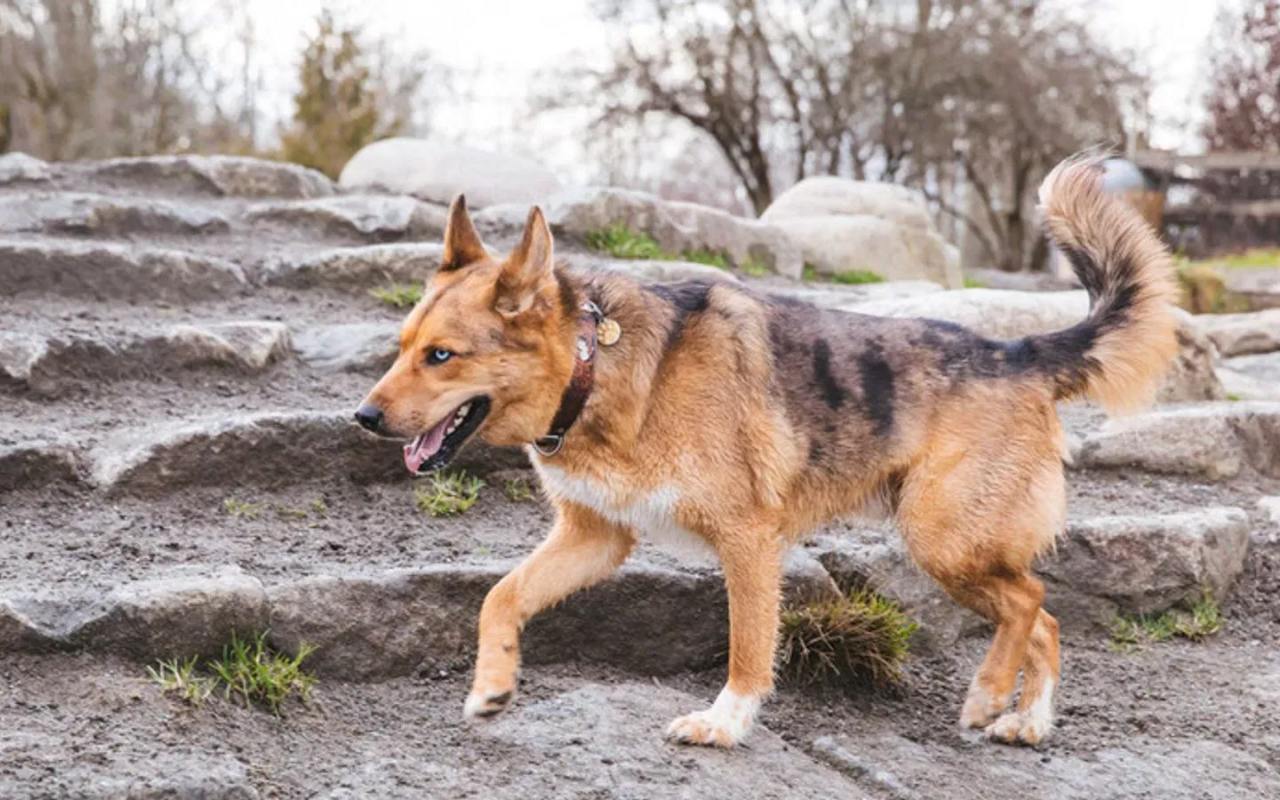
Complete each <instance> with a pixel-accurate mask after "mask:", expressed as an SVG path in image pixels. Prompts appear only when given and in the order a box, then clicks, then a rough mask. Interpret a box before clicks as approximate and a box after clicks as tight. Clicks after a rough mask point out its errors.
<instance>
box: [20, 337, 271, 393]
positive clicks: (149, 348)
mask: <svg viewBox="0 0 1280 800" xmlns="http://www.w3.org/2000/svg"><path fill="white" fill-rule="evenodd" d="M289 353H290V340H289V329H288V327H287V326H285V325H284V324H283V323H280V322H258V321H247V322H227V323H213V324H198V325H174V326H171V327H169V328H166V329H164V330H161V331H158V332H155V331H123V332H109V333H102V334H99V333H72V334H68V335H62V336H42V335H37V334H27V333H21V332H13V331H0V386H4V385H5V384H9V385H11V386H16V387H19V388H24V389H32V390H35V391H37V392H48V391H52V390H54V389H55V388H56V387H57V386H58V385H59V384H61V383H62V382H63V381H67V380H96V381H101V380H116V379H121V378H129V377H151V376H155V375H157V374H172V373H178V372H183V371H186V370H190V369H196V368H200V367H216V368H223V369H228V370H231V371H233V372H239V373H243V374H254V373H258V372H261V371H263V370H265V369H267V368H268V367H270V366H271V365H272V364H274V363H276V362H277V361H280V360H282V359H284V358H286V357H287V356H288V355H289Z"/></svg>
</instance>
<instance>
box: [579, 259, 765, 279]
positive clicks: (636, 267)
mask: <svg viewBox="0 0 1280 800" xmlns="http://www.w3.org/2000/svg"><path fill="white" fill-rule="evenodd" d="M561 260H562V261H564V263H565V264H567V265H569V266H570V267H573V268H575V269H578V270H582V271H587V272H591V271H597V270H604V271H609V272H618V273H621V274H623V275H626V276H628V277H630V278H633V279H634V280H638V281H640V282H642V283H677V282H679V281H725V282H727V283H741V281H740V280H738V278H737V276H735V275H734V274H733V273H732V272H728V271H726V270H723V269H719V268H717V267H712V266H710V265H707V264H694V263H692V262H689V261H643V260H638V259H621V258H601V257H598V256H594V255H582V254H579V253H569V254H566V255H564V256H561Z"/></svg>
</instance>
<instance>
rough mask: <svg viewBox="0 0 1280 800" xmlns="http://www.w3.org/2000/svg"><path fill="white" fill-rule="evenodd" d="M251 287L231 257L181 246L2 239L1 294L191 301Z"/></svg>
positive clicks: (220, 295) (233, 292)
mask: <svg viewBox="0 0 1280 800" xmlns="http://www.w3.org/2000/svg"><path fill="white" fill-rule="evenodd" d="M246 288H248V282H247V281H246V280H245V276H244V273H243V272H242V271H241V269H240V267H238V266H236V265H235V264H233V263H231V262H229V261H223V260H222V259H218V258H211V257H208V256H198V255H195V254H193V253H185V252H180V251H177V250H162V249H159V248H146V247H135V246H124V245H116V244H103V243H96V242H95V243H81V242H66V241H42V242H28V241H20V240H0V294H4V295H17V294H22V293H24V292H42V293H48V294H56V295H61V296H63V297H75V298H85V299H90V300H125V301H132V302H143V303H155V302H176V303H181V302H187V301H194V300H209V299H214V298H222V297H227V296H229V295H234V294H238V293H239V292H240V291H242V290H244V289H246Z"/></svg>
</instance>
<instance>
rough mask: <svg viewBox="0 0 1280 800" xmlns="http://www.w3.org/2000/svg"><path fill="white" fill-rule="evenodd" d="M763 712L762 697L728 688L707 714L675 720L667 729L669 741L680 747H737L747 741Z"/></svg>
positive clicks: (690, 715) (702, 712)
mask: <svg viewBox="0 0 1280 800" xmlns="http://www.w3.org/2000/svg"><path fill="white" fill-rule="evenodd" d="M759 710H760V700H759V698H756V697H750V696H741V695H737V694H734V693H733V692H731V691H729V690H728V689H725V690H724V691H722V692H720V696H719V697H717V698H716V702H715V703H714V704H713V705H712V706H711V708H708V709H707V710H706V711H697V712H694V713H692V714H686V715H684V716H683V717H679V718H677V719H675V720H673V721H672V723H671V724H670V725H668V726H667V738H668V739H670V740H672V741H674V742H679V743H680V744H696V745H705V746H711V747H726V748H728V747H733V746H735V745H737V744H738V743H739V742H741V741H742V740H743V739H744V738H746V735H747V733H748V732H749V731H750V730H751V726H752V724H753V723H754V722H755V719H756V712H758V711H759Z"/></svg>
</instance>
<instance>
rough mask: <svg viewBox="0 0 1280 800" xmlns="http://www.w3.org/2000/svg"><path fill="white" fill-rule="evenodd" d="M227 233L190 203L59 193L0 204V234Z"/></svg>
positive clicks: (218, 218)
mask: <svg viewBox="0 0 1280 800" xmlns="http://www.w3.org/2000/svg"><path fill="white" fill-rule="evenodd" d="M229 228H230V223H228V222H227V218H226V217H224V216H223V215H221V214H219V213H217V212H216V211H212V210H210V209H207V208H201V207H199V206H194V205H190V204H179V203H168V202H164V201H161V200H140V199H135V198H129V197H107V196H104V195H97V194H82V193H74V192H60V193H58V194H49V195H37V196H34V197H33V196H21V195H19V196H12V197H5V198H2V199H0V232H5V233H14V232H24V231H26V232H31V231H37V232H39V231H43V232H47V233H53V234H74V235H78V236H130V235H134V234H154V233H159V234H207V233H222V232H225V231H227V230H228V229H229Z"/></svg>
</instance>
